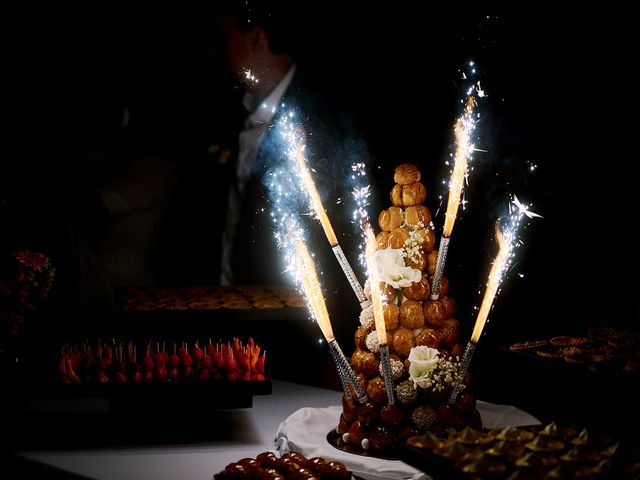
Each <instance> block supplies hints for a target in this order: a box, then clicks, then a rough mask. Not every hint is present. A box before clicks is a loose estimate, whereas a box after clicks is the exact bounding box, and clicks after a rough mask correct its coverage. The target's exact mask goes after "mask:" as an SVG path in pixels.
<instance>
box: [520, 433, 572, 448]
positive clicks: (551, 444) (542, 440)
mask: <svg viewBox="0 0 640 480" xmlns="http://www.w3.org/2000/svg"><path fill="white" fill-rule="evenodd" d="M524 446H525V447H526V448H528V449H529V450H533V451H534V452H557V451H559V450H562V449H563V448H564V443H562V442H561V441H559V440H554V439H553V438H550V437H549V436H548V435H538V436H537V437H536V438H535V439H533V440H532V441H530V442H528V443H525V445H524Z"/></svg>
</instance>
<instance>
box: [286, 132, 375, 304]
mask: <svg viewBox="0 0 640 480" xmlns="http://www.w3.org/2000/svg"><path fill="white" fill-rule="evenodd" d="M286 137H287V142H288V144H289V154H290V156H291V157H293V158H292V160H295V163H296V165H297V167H298V172H299V175H300V178H301V179H302V183H303V185H304V188H305V191H306V193H307V195H308V196H309V201H310V202H311V207H312V208H313V210H314V211H315V213H316V215H317V217H318V219H319V220H320V224H321V225H322V229H323V230H324V233H325V235H326V237H327V240H328V241H329V244H330V245H331V250H332V251H333V254H334V255H335V257H336V259H337V260H338V263H339V264H340V267H341V268H342V271H343V272H344V274H345V276H346V277H347V280H348V281H349V285H351V288H352V289H353V292H354V293H355V294H356V297H357V298H358V301H359V302H360V306H361V307H362V308H363V309H364V308H366V307H368V306H369V300H368V299H367V297H366V295H365V294H364V290H363V288H362V285H360V282H359V281H358V278H357V277H356V274H355V273H354V271H353V269H352V268H351V265H350V264H349V261H348V260H347V257H346V256H345V254H344V252H343V251H342V247H341V246H340V244H339V243H338V238H337V237H336V234H335V232H334V230H333V226H332V225H331V222H330V221H329V217H328V216H327V212H326V211H325V209H324V206H323V205H322V199H321V198H320V194H319V193H318V189H317V188H316V185H315V183H314V181H313V178H312V177H311V172H310V171H309V168H308V167H307V159H306V157H305V154H304V150H305V146H304V142H303V141H302V140H301V138H302V137H303V135H302V132H301V129H299V128H287V130H286Z"/></svg>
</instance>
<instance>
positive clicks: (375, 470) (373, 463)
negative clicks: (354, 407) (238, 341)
mask: <svg viewBox="0 0 640 480" xmlns="http://www.w3.org/2000/svg"><path fill="white" fill-rule="evenodd" d="M477 405H478V410H479V412H480V416H481V417H482V424H483V425H484V426H485V427H486V428H500V427H507V426H513V427H517V426H524V425H536V424H539V423H540V422H539V421H538V420H537V419H536V418H535V417H533V416H531V415H529V414H528V413H526V412H523V411H522V410H519V409H517V408H515V407H512V406H508V405H496V404H492V403H486V402H478V404H477ZM341 412H342V407H341V406H338V405H336V406H330V407H325V408H310V407H305V408H301V409H300V410H298V411H296V412H294V413H293V414H291V415H290V416H289V417H288V418H287V419H286V420H285V421H283V422H282V423H281V424H280V427H279V428H278V433H277V435H276V436H277V440H276V446H277V449H278V451H279V452H280V454H282V453H285V452H289V451H298V452H301V453H302V454H304V455H305V456H306V457H325V458H331V459H333V460H338V461H340V462H342V463H344V464H345V465H346V466H347V468H349V470H351V471H352V472H353V473H354V474H355V475H357V476H358V477H361V478H363V479H365V480H395V479H398V480H405V479H406V480H427V479H430V478H431V477H430V476H429V475H427V474H425V473H423V472H421V471H419V470H417V469H416V468H414V467H412V466H411V465H407V464H406V463H404V462H401V461H399V460H381V459H378V458H374V457H369V456H367V457H365V456H361V455H355V454H352V453H347V452H343V451H341V450H338V449H336V448H334V447H333V446H332V445H331V444H330V443H329V442H328V441H327V438H326V437H327V434H328V433H329V430H331V428H332V426H333V427H335V426H336V425H338V420H339V419H340V413H341Z"/></svg>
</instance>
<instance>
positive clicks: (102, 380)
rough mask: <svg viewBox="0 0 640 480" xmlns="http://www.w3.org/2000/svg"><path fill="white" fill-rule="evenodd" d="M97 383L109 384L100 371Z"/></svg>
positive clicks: (105, 375) (107, 378)
mask: <svg viewBox="0 0 640 480" xmlns="http://www.w3.org/2000/svg"><path fill="white" fill-rule="evenodd" d="M98 383H109V377H108V376H107V374H106V373H104V372H103V371H102V370H100V371H99V372H98Z"/></svg>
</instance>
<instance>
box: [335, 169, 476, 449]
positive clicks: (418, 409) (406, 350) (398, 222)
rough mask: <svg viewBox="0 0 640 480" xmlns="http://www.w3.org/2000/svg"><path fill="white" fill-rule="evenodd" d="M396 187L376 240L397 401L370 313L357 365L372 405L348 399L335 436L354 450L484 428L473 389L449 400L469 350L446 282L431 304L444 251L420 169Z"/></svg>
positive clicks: (358, 342) (400, 175)
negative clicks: (462, 339) (440, 250)
mask: <svg viewBox="0 0 640 480" xmlns="http://www.w3.org/2000/svg"><path fill="white" fill-rule="evenodd" d="M394 181H395V185H394V186H393V188H392V190H391V195H390V199H391V204H392V205H391V206H390V207H389V208H387V209H385V210H382V211H381V212H380V214H379V216H378V226H379V231H378V233H377V235H376V241H377V251H376V257H377V258H376V260H377V264H378V265H381V267H379V271H380V270H382V276H381V278H380V280H381V282H382V283H381V289H382V296H383V299H384V305H383V312H384V325H385V327H386V335H387V348H388V351H389V354H390V355H389V358H390V365H391V376H392V379H393V382H392V383H393V390H394V391H393V401H392V402H390V400H389V396H388V394H387V389H386V387H385V379H384V375H383V368H382V365H381V354H380V350H381V349H380V342H379V340H378V336H377V332H376V326H375V322H374V318H373V316H372V315H371V314H370V310H369V311H367V310H364V311H363V313H362V315H361V317H360V324H361V325H360V326H359V327H358V329H357V330H356V332H355V351H354V353H353V355H352V356H351V366H352V367H353V370H354V371H355V373H356V376H357V378H358V380H359V382H360V384H361V386H362V387H363V390H364V391H365V392H366V394H367V397H368V399H367V401H366V402H364V403H361V402H359V401H358V396H357V395H356V394H355V392H354V395H352V396H351V398H349V397H347V396H346V395H343V402H342V407H343V409H342V414H341V416H340V421H339V424H338V426H337V428H336V432H337V433H338V445H339V446H340V447H342V448H345V449H347V450H354V451H358V450H362V449H364V450H368V449H370V450H371V451H372V452H376V451H385V450H387V449H389V448H390V447H391V446H392V444H393V441H394V440H395V439H399V440H401V441H402V440H405V439H406V438H408V437H409V436H412V435H419V434H422V433H425V432H426V431H433V432H438V431H442V430H443V429H447V428H454V429H458V430H459V429H461V428H463V427H464V426H466V425H471V426H475V427H476V428H479V427H480V426H481V422H480V416H479V414H478V411H477V409H476V407H475V399H474V398H473V396H472V395H471V393H469V391H468V390H467V389H463V390H462V393H461V394H460V395H458V396H457V398H456V401H455V402H454V403H450V400H449V398H450V394H451V392H452V389H453V388H454V387H455V385H456V381H457V372H458V371H459V365H460V360H461V359H462V356H463V350H464V347H463V345H461V344H460V324H459V322H458V320H456V318H455V313H456V308H455V303H454V301H453V299H452V298H451V297H449V296H448V290H449V284H448V280H447V278H446V277H442V279H441V283H440V290H439V295H438V298H437V299H433V298H430V297H433V296H434V295H431V294H432V292H431V285H432V282H433V275H434V272H435V268H436V261H437V257H438V251H437V250H436V249H435V243H436V240H435V239H436V237H435V235H434V231H433V224H432V222H431V212H430V210H429V208H428V207H427V206H426V205H425V204H424V203H425V200H426V189H425V186H424V184H423V183H422V182H421V174H420V171H419V169H418V168H417V167H416V166H415V165H412V164H402V165H399V166H398V167H396V168H395V171H394ZM464 384H465V381H463V382H462V386H464Z"/></svg>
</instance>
